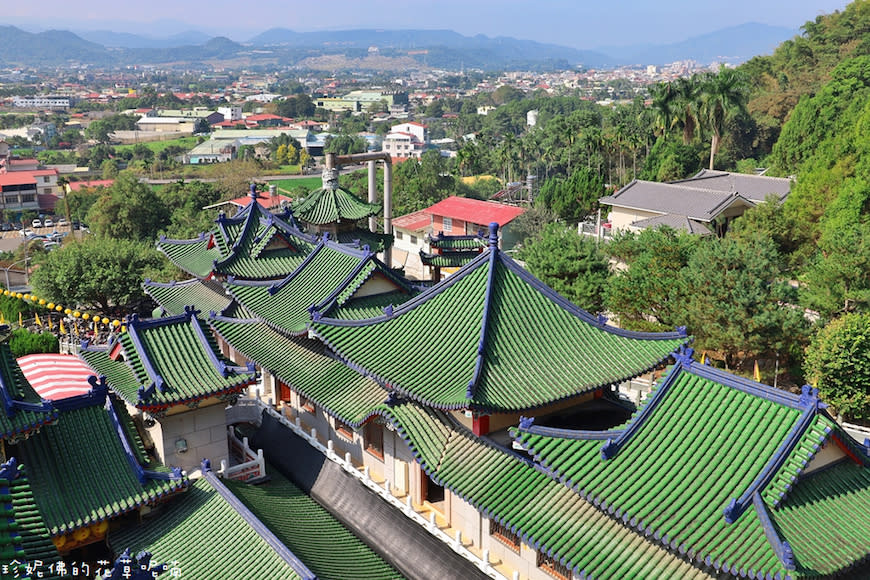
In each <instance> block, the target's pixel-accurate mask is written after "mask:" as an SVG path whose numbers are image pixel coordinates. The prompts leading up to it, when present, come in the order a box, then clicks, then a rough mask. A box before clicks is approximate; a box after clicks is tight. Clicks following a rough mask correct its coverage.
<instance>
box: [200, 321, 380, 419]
mask: <svg viewBox="0 0 870 580" xmlns="http://www.w3.org/2000/svg"><path fill="white" fill-rule="evenodd" d="M209 324H210V325H211V326H212V328H214V329H215V331H217V333H218V334H219V335H220V336H221V337H222V338H223V339H224V340H226V341H227V342H228V343H229V344H230V345H231V346H232V347H233V348H234V349H236V350H237V351H238V352H240V353H242V354H243V355H245V356H246V357H247V358H249V359H251V360H254V361H256V362H257V364H259V365H261V366H262V367H263V368H265V369H267V370H268V371H269V372H270V373H271V374H273V375H274V376H276V377H278V378H279V379H280V380H281V381H282V382H283V383H285V384H286V385H289V386H290V387H292V388H293V389H295V390H297V391H298V392H300V393H302V395H303V396H305V397H306V398H307V399H309V400H310V401H312V402H314V403H315V404H316V405H318V406H320V407H322V408H323V409H324V410H326V411H327V412H328V413H329V414H331V415H333V416H335V417H338V418H339V419H341V420H342V421H344V422H345V423H347V424H349V425H351V426H353V427H356V426H358V425H360V424H361V423H362V422H363V421H364V420H365V419H366V418H368V416H369V415H370V413H371V409H372V408H373V407H375V406H376V405H378V404H379V403H381V402H383V401H384V400H386V398H387V392H386V391H384V389H383V388H381V386H380V385H378V384H377V383H376V382H374V381H373V380H371V379H368V378H366V377H364V376H362V375H360V374H359V373H357V372H356V371H354V370H352V369H350V368H348V367H347V366H345V365H344V364H342V363H341V362H340V361H337V360H335V359H334V358H332V357H329V356H326V355H325V354H324V352H323V350H324V348H323V344H322V343H320V342H318V341H313V340H309V339H307V338H303V337H292V338H288V337H286V336H284V335H282V334H280V333H279V332H277V331H276V330H274V329H272V328H270V327H269V326H267V325H266V324H265V323H264V322H262V321H259V320H234V319H229V318H224V317H215V318H211V319H209Z"/></svg>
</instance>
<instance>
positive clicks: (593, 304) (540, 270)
mask: <svg viewBox="0 0 870 580" xmlns="http://www.w3.org/2000/svg"><path fill="white" fill-rule="evenodd" d="M519 258H520V259H521V260H523V261H525V263H526V267H527V268H528V269H529V271H530V272H531V273H532V274H534V275H535V276H537V277H538V278H539V279H540V280H541V281H542V282H544V283H545V284H547V285H548V286H550V287H551V288H553V289H554V290H555V291H556V292H558V293H559V294H561V295H562V296H565V297H566V298H568V300H570V301H571V302H573V303H574V304H576V305H577V306H579V307H580V308H583V309H584V310H586V311H588V312H592V313H597V312H601V311H602V310H603V307H604V301H603V296H604V289H605V288H606V286H607V284H608V281H609V280H610V267H609V265H608V262H607V258H606V257H605V256H604V254H603V253H602V252H601V251H599V249H598V248H597V247H596V245H595V241H594V240H592V239H590V238H587V237H585V236H580V235H577V232H576V231H575V230H574V228H570V227H565V226H564V225H561V224H550V225H548V226H547V227H546V228H545V229H544V231H543V232H542V233H541V235H540V237H538V238H535V239H532V241H531V242H529V243H527V244H526V245H525V246H523V248H522V249H521V250H520V253H519Z"/></svg>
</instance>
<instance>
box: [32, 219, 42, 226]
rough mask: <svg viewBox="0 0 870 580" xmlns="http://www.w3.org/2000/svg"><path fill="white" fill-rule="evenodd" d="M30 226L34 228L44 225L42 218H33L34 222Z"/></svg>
mask: <svg viewBox="0 0 870 580" xmlns="http://www.w3.org/2000/svg"><path fill="white" fill-rule="evenodd" d="M30 227H32V228H41V227H42V220H40V219H39V218H36V219H35V220H33V221H32V222H30Z"/></svg>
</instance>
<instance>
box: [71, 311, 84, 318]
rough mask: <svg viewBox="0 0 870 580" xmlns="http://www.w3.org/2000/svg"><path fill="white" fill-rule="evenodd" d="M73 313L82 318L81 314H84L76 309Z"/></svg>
mask: <svg viewBox="0 0 870 580" xmlns="http://www.w3.org/2000/svg"><path fill="white" fill-rule="evenodd" d="M72 315H73V317H74V318H80V317H81V315H82V313H81V312H79V311H78V310H76V311H75V312H73V313H72Z"/></svg>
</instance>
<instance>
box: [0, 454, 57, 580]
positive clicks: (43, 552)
mask: <svg viewBox="0 0 870 580" xmlns="http://www.w3.org/2000/svg"><path fill="white" fill-rule="evenodd" d="M0 517H2V520H0V521H2V522H3V525H2V526H0V565H8V566H10V569H9V570H8V573H9V574H10V575H9V576H6V575H3V576H2V577H3V578H12V577H16V576H17V577H18V578H26V577H36V574H35V573H34V575H33V576H28V575H27V570H26V567H25V565H24V564H23V562H31V563H33V562H34V561H36V560H38V561H40V562H42V565H41V566H40V567H39V568H38V571H39V572H41V573H42V574H43V575H42V576H40V577H41V578H56V577H57V576H55V575H53V574H51V573H49V570H48V569H49V566H51V565H53V564H54V563H55V562H58V561H59V560H60V554H58V552H57V549H56V548H55V547H54V544H53V543H52V541H51V537H50V536H49V534H48V530H46V528H45V522H43V520H42V516H41V515H40V514H39V509H38V508H37V507H36V503H35V501H34V499H33V492H32V491H31V489H30V482H29V481H28V479H27V475H26V469H25V467H24V466H19V465H18V462H17V460H16V459H15V458H14V457H13V458H12V459H10V460H9V461H7V462H6V463H4V464H3V465H2V466H0ZM13 560H17V561H18V562H22V565H21V566H19V567H18V569H17V572H16V571H15V570H14V568H15V567H14V566H13V565H12V564H11V562H12V561H13Z"/></svg>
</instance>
